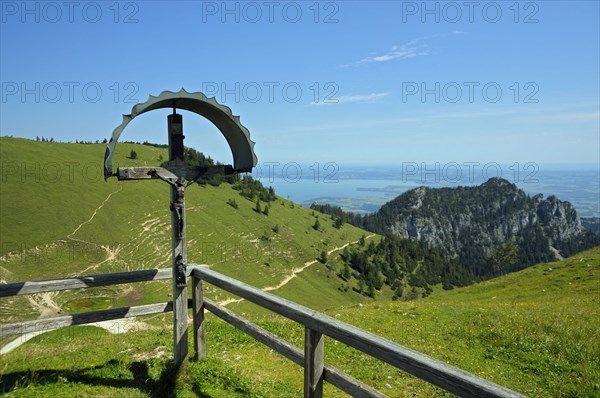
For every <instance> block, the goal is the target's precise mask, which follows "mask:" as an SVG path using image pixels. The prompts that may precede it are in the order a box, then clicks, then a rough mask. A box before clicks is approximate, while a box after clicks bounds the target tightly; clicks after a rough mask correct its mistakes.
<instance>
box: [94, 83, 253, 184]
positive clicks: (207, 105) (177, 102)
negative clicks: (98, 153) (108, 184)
mask: <svg viewBox="0 0 600 398" xmlns="http://www.w3.org/2000/svg"><path fill="white" fill-rule="evenodd" d="M173 107H176V108H177V109H184V110H186V111H190V112H193V113H196V114H198V115H200V116H203V117H205V118H206V119H208V120H210V121H211V122H212V124H214V125H215V126H216V127H217V128H218V129H219V131H220V132H221V133H222V134H223V136H225V139H226V140H227V143H228V144H229V147H230V148H231V152H232V154H233V168H234V169H235V170H236V171H238V172H249V171H252V168H253V167H255V166H256V163H257V159H256V155H255V154H254V142H253V141H252V140H251V139H250V132H249V131H248V129H247V128H246V127H244V126H242V124H241V123H240V117H239V116H235V115H233V113H232V111H231V109H230V108H229V107H228V106H225V105H221V104H219V103H218V102H217V100H216V99H215V97H211V98H208V97H207V96H206V95H204V94H203V93H201V92H194V93H188V92H187V91H185V89H183V88H182V89H181V90H179V92H177V93H175V92H173V91H163V92H162V93H160V94H159V95H158V96H157V97H155V96H152V95H151V96H150V97H148V100H147V101H146V102H143V103H140V104H137V105H135V106H134V107H133V108H132V109H131V114H129V115H123V121H122V122H121V124H120V125H119V126H118V127H117V128H115V129H114V130H113V133H112V137H111V139H110V141H109V142H108V144H107V146H106V153H105V155H104V179H107V178H108V177H111V176H112V175H113V171H112V157H113V154H114V151H115V146H116V145H117V142H118V140H119V137H120V136H121V133H122V132H123V130H125V127H127V125H128V124H129V122H131V121H132V120H133V119H134V118H135V117H136V116H139V115H141V114H143V113H146V112H149V111H153V110H155V109H163V108H173Z"/></svg>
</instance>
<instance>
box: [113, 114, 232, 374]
mask: <svg viewBox="0 0 600 398" xmlns="http://www.w3.org/2000/svg"><path fill="white" fill-rule="evenodd" d="M167 122H168V133H169V162H168V165H167V166H166V167H120V168H118V170H117V178H118V179H119V180H120V181H123V180H148V179H160V180H163V181H165V182H167V183H169V185H170V186H171V243H172V245H171V248H172V260H173V261H172V265H173V343H174V344H173V359H174V365H175V366H176V367H179V366H180V365H181V364H183V363H184V362H185V361H186V359H187V356H188V324H187V322H188V314H187V289H186V287H187V283H186V264H187V256H186V243H185V242H186V240H185V189H186V188H187V187H188V186H190V185H191V184H193V183H194V182H196V181H197V180H198V179H200V178H203V177H215V176H223V175H227V174H233V172H234V169H233V167H232V166H210V167H200V166H186V165H185V162H184V158H183V157H184V146H183V139H184V138H185V137H184V135H183V117H182V115H180V114H178V113H176V111H175V109H173V114H171V115H169V116H168V117H167ZM185 180H187V182H185Z"/></svg>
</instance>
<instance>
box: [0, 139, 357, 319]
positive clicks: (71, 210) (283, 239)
mask: <svg viewBox="0 0 600 398" xmlns="http://www.w3.org/2000/svg"><path fill="white" fill-rule="evenodd" d="M104 149H105V146H104V145H101V144H66V143H50V142H36V141H31V140H25V139H17V138H6V137H4V138H0V157H1V158H2V175H1V178H2V184H1V185H0V198H1V200H0V220H1V222H0V249H1V252H0V255H1V256H2V257H0V283H10V282H21V281H27V280H40V279H50V278H60V277H68V276H74V275H91V274H97V273H105V272H118V271H131V270H136V269H150V268H163V267H170V263H171V242H170V239H171V237H170V230H171V225H170V223H171V218H170V212H169V187H168V186H167V184H165V183H164V182H162V181H128V182H118V181H116V180H115V179H110V180H109V181H107V182H105V181H103V178H102V161H103V158H104V157H103V156H104ZM132 149H135V151H136V152H137V155H138V156H137V159H135V160H134V159H128V158H126V155H129V153H130V152H131V150H132ZM160 156H162V157H163V158H166V157H167V152H166V149H165V148H156V147H152V146H146V145H135V144H126V143H122V144H119V146H118V147H117V152H116V154H115V167H117V166H118V165H134V166H144V165H158V164H159V163H160V161H159V157H160ZM229 199H235V200H236V202H237V203H238V209H234V208H233V207H231V206H230V205H228V204H227V201H228V200H229ZM186 205H187V208H186V215H187V238H188V247H187V253H188V261H189V262H190V263H202V264H209V265H211V266H212V267H214V268H215V269H216V270H218V271H220V272H223V273H225V274H227V275H230V276H233V277H235V278H238V279H240V280H243V281H245V282H247V283H250V284H252V285H254V286H258V287H263V288H264V287H269V286H277V285H279V284H281V282H282V281H285V280H286V278H288V277H289V276H290V275H291V274H292V272H293V270H298V269H301V268H303V267H304V266H305V264H306V263H307V262H310V261H312V260H314V259H315V258H316V257H317V256H318V255H319V254H320V253H321V251H322V250H327V251H334V250H335V249H336V247H342V246H343V245H345V244H348V243H349V242H354V241H357V240H358V239H359V238H360V237H361V236H362V235H363V234H365V232H364V231H362V230H360V229H358V228H355V227H353V226H351V225H344V226H343V227H342V228H340V229H336V228H334V227H333V226H332V224H333V222H332V220H331V218H330V217H329V216H325V215H320V216H319V217H320V224H321V225H322V227H323V228H322V230H321V231H316V230H315V229H313V228H312V226H313V225H314V223H315V220H316V216H317V215H316V214H315V213H314V212H312V211H311V210H308V209H305V208H303V207H301V206H299V205H297V204H294V203H292V202H289V201H287V200H284V199H281V198H279V199H278V200H276V201H275V202H271V203H270V206H271V207H270V211H269V215H268V216H267V215H264V214H261V213H257V212H255V211H254V210H253V208H254V206H255V203H254V202H251V201H249V200H247V199H245V198H243V197H242V196H241V195H239V192H238V191H235V190H233V189H232V188H231V185H229V184H221V186H219V187H213V186H210V185H206V186H200V185H196V184H195V185H193V186H191V187H189V188H188V190H187V193H186ZM264 206H265V203H263V207H264ZM276 225H277V226H278V232H277V233H276V232H274V229H275V228H274V227H275V226H276ZM315 276H316V278H314V279H313V282H314V283H320V284H321V285H322V286H323V287H325V289H320V290H318V291H317V292H316V293H315V294H311V296H310V298H311V300H313V301H311V304H312V303H313V302H314V299H316V301H317V302H320V303H323V305H325V303H327V301H328V299H329V298H332V299H334V301H335V302H339V303H343V302H348V300H350V301H353V300H354V301H356V300H359V299H360V296H359V295H358V294H356V293H353V292H349V293H348V292H340V291H338V290H336V288H335V286H332V287H331V289H329V288H327V287H328V285H326V284H325V285H323V281H320V279H322V278H321V277H320V275H318V274H317V275H315ZM170 293H171V286H170V282H163V283H150V284H149V283H146V284H133V285H129V286H118V287H108V288H98V289H89V290H85V291H70V292H61V293H50V294H46V295H36V296H30V297H17V298H11V299H9V300H3V301H2V302H0V316H2V319H3V320H4V321H5V322H12V321H15V320H19V319H32V318H36V317H37V316H39V315H42V316H48V315H52V314H53V313H56V312H58V311H59V309H62V310H63V311H66V312H83V311H87V310H91V309H101V308H110V307H115V306H122V305H133V304H141V303H151V302H157V301H166V300H169V298H170ZM207 295H208V297H211V298H213V299H215V300H217V301H222V300H226V299H228V298H229V296H228V295H227V294H225V293H223V292H219V291H216V290H210V289H209V290H208V292H207Z"/></svg>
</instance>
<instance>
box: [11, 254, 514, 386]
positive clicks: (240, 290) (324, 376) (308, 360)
mask: <svg viewBox="0 0 600 398" xmlns="http://www.w3.org/2000/svg"><path fill="white" fill-rule="evenodd" d="M187 271H188V275H189V276H190V277H191V279H192V298H191V299H190V300H188V308H191V309H192V312H193V331H194V348H195V354H194V356H195V358H196V359H201V358H204V357H205V352H206V351H205V344H206V342H205V337H204V322H205V321H204V311H205V310H208V311H210V312H211V313H213V314H214V315H216V316H217V317H219V318H221V319H223V320H224V321H225V322H227V323H229V324H231V325H233V326H235V327H236V328H238V329H239V330H241V331H243V332H245V333H247V334H248V335H250V336H252V337H253V338H255V339H256V340H258V341H260V342H261V343H263V344H265V345H266V346H268V347H270V348H271V349H273V350H275V351H277V352H278V353H280V354H282V355H283V356H285V357H287V358H289V359H290V360H291V361H293V362H295V363H296V364H298V365H300V366H302V367H303V368H304V396H305V397H320V396H322V391H323V382H324V381H326V382H328V383H331V384H332V385H334V386H336V387H337V388H339V389H340V390H342V391H344V392H346V393H348V394H350V395H352V396H354V397H385V395H384V394H382V393H380V392H378V391H376V390H375V389H373V388H372V387H370V386H368V385H366V384H364V383H362V382H360V381H358V380H356V379H355V378H353V377H351V376H349V375H347V374H346V373H344V372H342V371H340V370H338V369H336V368H334V367H333V366H331V365H328V364H327V363H325V362H324V361H323V358H324V349H325V347H324V336H329V337H330V338H332V339H335V340H337V341H339V342H341V343H343V344H346V345H348V346H350V347H353V348H355V349H357V350H360V351H362V352H363V353H365V354H368V355H370V356H372V357H374V358H376V359H378V360H380V361H383V362H387V363H389V364H391V365H392V366H395V367H396V368H398V369H401V370H403V371H406V372H408V373H410V374H413V375H415V376H417V377H419V378H421V379H423V380H425V381H427V382H429V383H432V384H435V385H437V386H439V387H441V388H443V389H445V390H447V391H450V392H452V393H455V394H457V395H459V396H462V397H523V395H521V394H518V393H516V392H514V391H511V390H509V389H507V388H505V387H502V386H499V385H497V384H494V383H492V382H490V381H488V380H485V379H482V378H480V377H478V376H475V375H473V374H471V373H468V372H465V371H463V370H461V369H458V368H456V367H454V366H451V365H448V364H446V363H444V362H441V361H438V360H436V359H434V358H431V357H429V356H427V355H424V354H422V353H420V352H418V351H415V350H412V349H409V348H406V347H403V346H401V345H399V344H397V343H394V342H392V341H390V340H387V339H384V338H382V337H380V336H377V335H375V334H373V333H369V332H367V331H365V330H362V329H360V328H357V327H355V326H352V325H350V324H347V323H344V322H341V321H339V320H337V319H335V318H332V317H329V316H327V315H325V314H322V313H320V312H317V311H314V310H311V309H309V308H307V307H304V306H301V305H299V304H296V303H294V302H291V301H289V300H285V299H283V298H281V297H278V296H276V295H274V294H271V293H266V292H263V291H262V290H260V289H258V288H255V287H253V286H250V285H247V284H245V283H243V282H240V281H238V280H236V279H233V278H230V277H228V276H225V275H222V274H220V273H218V272H215V271H213V270H211V269H210V268H209V267H208V266H203V265H190V266H188V267H187ZM171 275H172V271H171V269H156V270H145V271H133V272H122V273H113V274H103V275H94V276H87V277H76V278H68V279H57V280H49V281H37V282H24V283H13V284H0V297H10V296H16V295H23V294H34V293H43V292H51V291H59V290H70V289H82V288H89V287H97V286H110V285H117V284H123V283H133V282H144V281H155V280H163V279H171ZM203 281H205V282H208V283H210V284H212V285H214V286H217V287H219V288H221V289H224V290H226V291H228V292H230V293H233V294H235V295H238V296H239V297H242V298H244V299H246V300H248V301H250V302H252V303H255V304H257V305H259V306H261V307H264V308H266V309H268V310H270V311H273V312H275V313H277V314H279V315H282V316H284V317H286V318H288V319H291V320H293V321H295V322H297V323H299V324H301V325H303V326H304V328H305V338H304V350H300V349H298V348H297V347H295V346H293V345H291V344H289V343H288V342H286V341H285V340H282V339H281V338H279V337H278V336H276V335H274V334H272V333H270V332H268V331H267V330H265V329H263V328H261V327H259V326H257V325H255V324H253V323H251V322H249V321H248V320H246V319H244V318H242V317H240V316H239V315H237V314H235V313H233V312H231V311H229V310H227V309H226V308H224V307H222V306H219V305H218V304H216V303H214V302H212V301H210V300H208V299H205V298H204V297H203V289H202V282H203ZM172 310H173V305H172V302H164V303H157V304H147V305H139V306H134V307H123V308H114V309H109V310H101V311H92V312H87V313H83V314H72V315H65V316H59V317H54V318H46V319H37V320H33V321H25V322H19V323H13V324H2V325H0V337H4V336H12V335H17V334H24V333H30V332H40V331H45V330H52V329H57V328H61V327H65V326H73V325H82V324H88V323H93V322H98V321H107V320H114V319H120V318H129V317H136V316H141V315H150V314H158V313H163V312H170V311H172Z"/></svg>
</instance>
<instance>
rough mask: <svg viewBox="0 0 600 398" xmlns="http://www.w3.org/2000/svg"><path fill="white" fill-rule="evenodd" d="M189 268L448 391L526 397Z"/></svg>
mask: <svg viewBox="0 0 600 398" xmlns="http://www.w3.org/2000/svg"><path fill="white" fill-rule="evenodd" d="M188 268H193V269H192V272H191V274H192V276H193V277H195V278H199V279H201V280H203V281H206V282H208V283H210V284H212V285H214V286H217V287H219V288H221V289H223V290H226V291H228V292H230V293H233V294H235V295H238V296H240V297H242V298H244V299H246V300H248V301H250V302H252V303H254V304H257V305H259V306H261V307H264V308H266V309H269V310H271V311H273V312H275V313H277V314H279V315H282V316H284V317H286V318H288V319H291V320H293V321H295V322H298V323H300V324H302V325H304V326H305V327H306V328H308V329H310V330H312V331H314V332H318V333H321V334H323V335H326V336H329V337H331V338H333V339H335V340H337V341H339V342H341V343H344V344H346V345H348V346H350V347H353V348H356V349H358V350H359V351H362V352H364V353H365V354H368V355H370V356H372V357H374V358H376V359H379V360H381V361H384V362H387V363H389V364H390V365H393V366H395V367H396V368H398V369H401V370H404V371H406V372H408V373H410V374H412V375H415V376H417V377H419V378H420V379H423V380H425V381H427V382H429V383H432V384H435V385H437V386H438V387H441V388H443V389H445V390H446V391H450V392H452V393H455V394H458V395H460V396H462V397H473V398H475V397H507V398H508V397H523V395H521V394H519V393H516V392H514V391H512V390H509V389H507V388H505V387H502V386H500V385H498V384H495V383H492V382H490V381H488V380H485V379H482V378H480V377H478V376H475V375H474V374H471V373H468V372H465V371H463V370H461V369H459V368H456V367H454V366H451V365H448V364H447V363H444V362H442V361H438V360H437V359H434V358H432V357H430V356H427V355H425V354H422V353H420V352H418V351H415V350H412V349H410V348H407V347H403V346H401V345H399V344H397V343H394V342H393V341H390V340H387V339H384V338H383V337H380V336H377V335H375V334H373V333H369V332H367V331H365V330H362V329H360V328H358V327H356V326H353V325H350V324H348V323H345V322H342V321H339V320H337V319H335V318H332V317H330V316H327V315H325V314H322V313H320V312H317V311H314V310H311V309H310V308H307V307H304V306H302V305H299V304H296V303H294V302H292V301H289V300H286V299H284V298H281V297H279V296H276V295H274V294H271V293H267V292H264V291H262V290H260V289H258V288H255V287H253V286H250V285H248V284H245V283H243V282H240V281H238V280H236V279H233V278H230V277H228V276H225V275H222V274H220V273H218V272H216V271H213V270H211V269H210V268H209V267H208V266H202V265H190V266H189V267H188ZM205 305H206V304H205ZM209 306H210V304H209ZM207 308H208V307H207Z"/></svg>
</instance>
